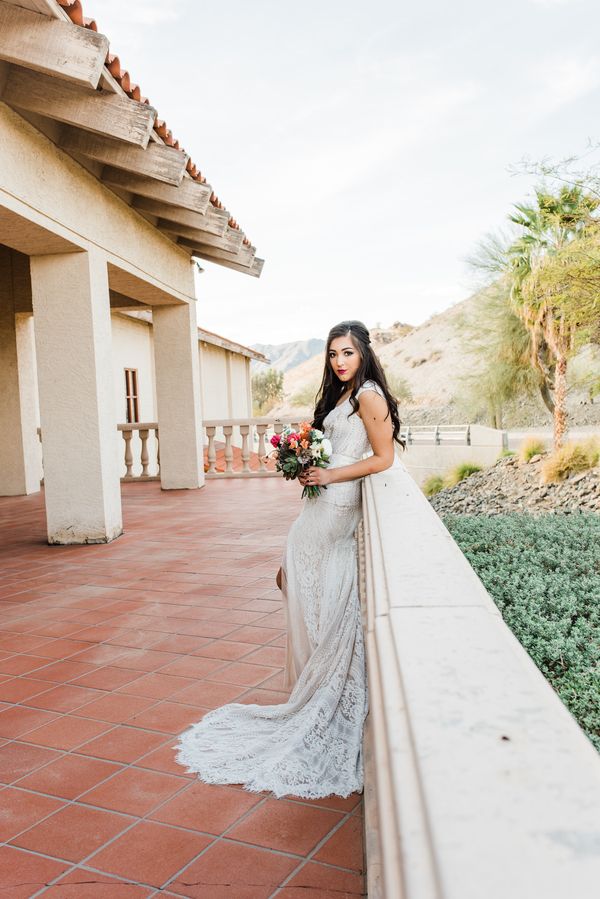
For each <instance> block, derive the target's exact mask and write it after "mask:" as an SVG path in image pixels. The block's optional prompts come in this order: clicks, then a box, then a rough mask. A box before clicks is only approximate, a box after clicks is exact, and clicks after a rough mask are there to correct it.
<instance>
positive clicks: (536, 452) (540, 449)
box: [519, 437, 546, 462]
mask: <svg viewBox="0 0 600 899" xmlns="http://www.w3.org/2000/svg"><path fill="white" fill-rule="evenodd" d="M545 452H546V444H545V443H544V441H543V440H540V438H539V437H526V438H525V440H524V441H523V443H522V444H521V447H520V449H519V459H520V460H521V462H529V460H530V459H533V457H534V456H541V455H542V453H545Z"/></svg>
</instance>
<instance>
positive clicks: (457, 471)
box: [445, 462, 481, 487]
mask: <svg viewBox="0 0 600 899" xmlns="http://www.w3.org/2000/svg"><path fill="white" fill-rule="evenodd" d="M476 471H481V465H477V463H476V462H461V463H460V465H457V466H456V467H455V468H453V469H452V471H450V472H448V474H447V475H446V479H445V486H446V487H456V485H457V484H459V483H460V482H461V481H464V479H465V478H468V477H469V475H472V474H475V472H476Z"/></svg>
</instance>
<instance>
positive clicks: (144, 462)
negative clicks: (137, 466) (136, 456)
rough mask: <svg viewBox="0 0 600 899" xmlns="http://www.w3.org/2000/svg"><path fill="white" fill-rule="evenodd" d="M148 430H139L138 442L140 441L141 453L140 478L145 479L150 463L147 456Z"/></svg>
mask: <svg viewBox="0 0 600 899" xmlns="http://www.w3.org/2000/svg"><path fill="white" fill-rule="evenodd" d="M149 433H150V432H149V430H148V428H140V440H141V441H142V452H141V460H142V477H143V478H145V477H147V476H148V463H149V461H150V456H149V455H148V434H149Z"/></svg>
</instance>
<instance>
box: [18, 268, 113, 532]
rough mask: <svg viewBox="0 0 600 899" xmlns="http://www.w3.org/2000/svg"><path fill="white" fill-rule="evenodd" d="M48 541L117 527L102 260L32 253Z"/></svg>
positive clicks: (105, 281) (105, 279) (108, 337)
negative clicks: (33, 254) (33, 255)
mask: <svg viewBox="0 0 600 899" xmlns="http://www.w3.org/2000/svg"><path fill="white" fill-rule="evenodd" d="M31 289H32V299H33V314H34V322H35V342H36V350H37V359H38V381H39V395H40V420H41V428H42V446H43V453H44V488H45V495H46V518H47V526H48V542H49V543H108V542H109V541H110V540H113V539H114V538H115V537H118V536H119V534H121V533H122V532H123V525H122V517H121V492H120V481H119V461H118V443H117V440H118V434H117V429H116V417H115V407H114V402H115V399H114V389H113V374H112V338H111V326H110V304H109V295H108V273H107V268H106V260H105V258H104V257H103V256H102V254H100V253H99V252H98V251H96V250H92V251H90V252H88V253H66V254H61V255H56V256H35V257H32V258H31Z"/></svg>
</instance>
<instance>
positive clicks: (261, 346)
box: [252, 337, 325, 371]
mask: <svg viewBox="0 0 600 899" xmlns="http://www.w3.org/2000/svg"><path fill="white" fill-rule="evenodd" d="M324 347H325V341H324V340H321V339H320V338H318V337H312V338H310V339H309V340H296V341H293V342H292V343H278V344H273V343H255V344H253V345H252V349H253V350H256V351H257V352H259V353H263V354H264V355H265V356H266V357H267V359H269V360H270V362H271V365H270V368H276V369H278V371H288V370H289V369H291V368H294V367H295V366H298V365H301V363H302V362H304V361H305V360H306V359H310V358H311V357H312V356H314V355H316V354H317V353H322V351H323V349H324ZM252 370H253V371H254V370H256V371H265V368H264V364H263V363H261V362H256V361H253V362H252Z"/></svg>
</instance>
